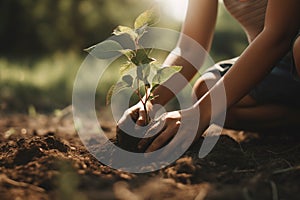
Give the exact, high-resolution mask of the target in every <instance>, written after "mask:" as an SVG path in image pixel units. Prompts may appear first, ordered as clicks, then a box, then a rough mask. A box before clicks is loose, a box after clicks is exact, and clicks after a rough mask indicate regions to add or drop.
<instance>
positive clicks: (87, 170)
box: [0, 115, 300, 200]
mask: <svg viewBox="0 0 300 200" xmlns="http://www.w3.org/2000/svg"><path fill="white" fill-rule="evenodd" d="M103 127H104V130H105V131H106V133H107V135H108V136H109V137H113V136H114V135H115V128H114V124H113V123H109V122H108V123H106V124H103ZM278 132H280V131H278ZM299 134H300V131H298V130H297V131H295V132H293V133H290V134H289V133H287V132H286V131H285V130H282V131H281V133H277V134H272V133H264V134H254V133H245V132H238V131H232V130H224V134H223V135H222V136H221V137H220V139H219V141H218V143H217V145H216V146H215V148H214V149H213V151H212V152H211V153H210V154H209V155H208V156H206V157H205V158H204V159H199V158H198V157H197V153H198V151H197V147H199V145H200V144H196V145H194V146H193V147H192V148H191V149H190V150H189V151H188V152H187V153H186V154H185V155H184V156H182V158H180V159H179V160H177V161H176V162H175V163H173V164H172V165H171V166H168V167H167V168H165V169H161V170H160V171H157V172H152V173H147V174H130V173H126V172H122V171H117V170H114V169H111V168H109V167H107V166H104V165H103V164H101V163H100V162H99V161H97V160H96V159H95V158H94V157H93V156H92V155H91V154H90V153H89V152H88V151H87V150H86V149H85V147H84V146H83V144H82V143H81V141H80V139H79V137H78V136H77V134H76V132H75V131H74V128H73V123H72V118H71V116H67V117H52V116H44V115H38V116H35V117H28V116H26V115H5V116H1V118H0V194H1V198H0V199H3V200H6V199H31V200H34V199H198V200H201V199H245V200H250V199H274V200H275V199H288V200H290V199H300V194H299V189H300V185H299V180H300V143H299V136H297V135H299Z"/></svg>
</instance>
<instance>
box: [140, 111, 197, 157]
mask: <svg viewBox="0 0 300 200" xmlns="http://www.w3.org/2000/svg"><path fill="white" fill-rule="evenodd" d="M197 116H198V115H197V111H196V110H194V109H188V110H182V111H172V112H167V113H164V114H163V115H161V116H160V117H159V118H158V120H156V121H154V122H153V124H151V126H150V128H149V130H148V131H147V132H146V136H147V137H149V138H144V139H142V140H141V141H140V142H139V144H138V148H139V149H145V148H146V151H145V152H146V153H148V152H153V151H156V150H158V149H160V148H161V147H163V146H164V145H166V144H167V143H168V142H170V141H171V140H172V141H171V142H170V143H169V144H168V146H166V147H165V149H164V150H163V155H162V156H166V155H167V154H168V153H171V152H172V151H174V150H175V149H176V148H184V149H187V148H188V147H187V146H190V145H191V144H192V143H193V141H194V139H195V137H196V134H197V130H198V124H199V117H197ZM177 132H178V133H177ZM176 134H178V137H176V140H173V139H174V137H175V135H176ZM154 135H157V136H156V137H151V136H154Z"/></svg>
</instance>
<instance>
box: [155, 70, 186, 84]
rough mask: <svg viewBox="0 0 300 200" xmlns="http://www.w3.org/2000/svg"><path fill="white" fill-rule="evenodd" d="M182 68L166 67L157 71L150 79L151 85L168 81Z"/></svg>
mask: <svg viewBox="0 0 300 200" xmlns="http://www.w3.org/2000/svg"><path fill="white" fill-rule="evenodd" d="M181 69H182V66H168V67H163V68H161V69H159V70H157V73H156V75H155V76H154V77H153V79H152V83H153V84H160V83H163V82H165V81H166V80H168V79H169V78H170V77H171V76H173V75H174V74H175V73H177V72H179V71H180V70H181Z"/></svg>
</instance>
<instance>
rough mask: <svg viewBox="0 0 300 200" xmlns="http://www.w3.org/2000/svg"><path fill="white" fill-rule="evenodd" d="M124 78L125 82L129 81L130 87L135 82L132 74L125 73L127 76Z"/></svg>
mask: <svg viewBox="0 0 300 200" xmlns="http://www.w3.org/2000/svg"><path fill="white" fill-rule="evenodd" d="M122 80H123V81H124V82H125V83H127V86H128V87H131V86H132V83H133V78H132V76H130V75H125V76H123V77H122Z"/></svg>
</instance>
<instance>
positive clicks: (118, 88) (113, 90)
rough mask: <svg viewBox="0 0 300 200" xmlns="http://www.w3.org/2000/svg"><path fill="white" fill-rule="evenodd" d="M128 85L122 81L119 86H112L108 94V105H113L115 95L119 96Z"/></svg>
mask: <svg viewBox="0 0 300 200" xmlns="http://www.w3.org/2000/svg"><path fill="white" fill-rule="evenodd" d="M127 85H128V84H127V83H125V82H123V81H120V82H118V83H117V84H114V85H112V86H111V87H110V88H109V90H108V92H107V94H106V105H108V104H110V103H111V98H112V96H113V95H115V94H118V93H119V92H120V91H122V90H124V89H125V88H128V86H127Z"/></svg>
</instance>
